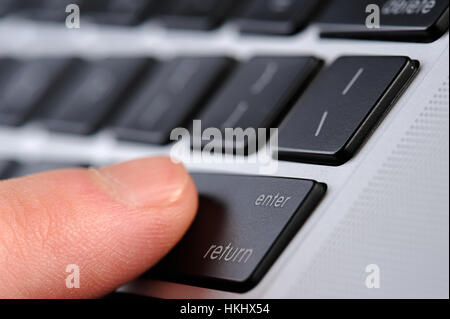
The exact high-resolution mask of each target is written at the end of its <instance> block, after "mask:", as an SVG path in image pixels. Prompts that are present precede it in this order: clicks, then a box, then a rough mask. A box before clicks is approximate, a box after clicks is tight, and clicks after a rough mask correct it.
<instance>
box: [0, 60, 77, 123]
mask: <svg viewBox="0 0 450 319" xmlns="http://www.w3.org/2000/svg"><path fill="white" fill-rule="evenodd" d="M71 63H72V60H71V59H68V58H41V59H34V60H29V61H21V62H14V61H11V60H9V62H7V61H5V60H4V62H3V63H2V64H7V65H6V66H4V67H2V66H1V65H0V70H1V74H2V76H1V78H2V80H0V124H3V125H20V124H23V123H24V121H25V120H27V119H28V118H29V117H30V115H31V114H32V112H33V111H35V108H36V107H37V106H38V104H39V103H40V102H41V101H42V100H43V99H44V98H45V97H46V96H47V94H49V92H50V91H51V90H52V88H53V87H54V84H55V82H56V81H58V80H59V79H60V78H61V76H62V75H63V73H64V72H65V71H66V70H67V69H68V68H69V66H70V65H71ZM6 69H8V70H9V71H8V70H6Z"/></svg>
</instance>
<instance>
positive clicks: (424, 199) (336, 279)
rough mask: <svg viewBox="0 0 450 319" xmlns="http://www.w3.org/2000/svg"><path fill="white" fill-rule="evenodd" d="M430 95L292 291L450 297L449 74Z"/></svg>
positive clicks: (295, 293)
mask: <svg viewBox="0 0 450 319" xmlns="http://www.w3.org/2000/svg"><path fill="white" fill-rule="evenodd" d="M447 70H448V67H447ZM428 94H430V95H429V96H430V99H429V101H428V103H425V104H422V105H420V106H418V107H419V110H420V111H419V113H418V114H419V115H418V116H417V117H416V118H415V119H414V120H413V122H412V123H411V122H410V125H409V128H407V129H406V131H404V132H403V134H402V137H401V138H400V139H399V140H398V141H397V143H396V144H394V145H393V147H392V148H389V149H388V150H387V152H388V156H385V157H384V160H383V161H380V164H379V166H377V169H376V170H375V171H374V174H373V175H372V177H371V178H370V180H369V182H367V183H361V185H363V187H361V188H360V189H359V190H358V192H359V193H358V194H357V196H356V199H355V201H354V202H353V203H351V205H350V206H349V207H350V208H349V209H347V211H346V212H345V214H344V215H343V218H342V219H340V221H339V224H338V225H337V226H336V227H335V228H334V229H333V231H332V233H331V236H329V237H328V238H327V240H326V241H324V243H323V244H322V245H321V247H320V249H319V250H318V253H317V254H316V255H315V256H314V258H313V261H312V262H311V263H310V264H309V266H308V267H307V269H306V271H305V272H303V273H302V274H300V276H299V278H300V280H299V281H298V282H297V283H295V285H294V286H292V287H291V289H290V291H289V293H288V294H289V295H290V296H297V297H302V296H307V297H357V298H364V297H369V298H372V297H445V296H447V297H448V289H449V278H448V274H449V273H448V271H449V252H448V251H449V244H448V243H449V215H448V214H449V199H448V190H449V177H448V174H449V166H448V165H449V80H448V75H447V79H446V80H445V81H443V82H442V83H441V85H440V86H439V87H437V88H436V89H435V90H434V92H433V91H431V90H428ZM420 107H421V108H420ZM368 264H377V265H378V266H379V268H380V279H381V281H380V288H379V289H368V288H367V287H366V285H365V279H366V276H367V275H368V274H367V273H366V272H365V267H366V266H367V265H368Z"/></svg>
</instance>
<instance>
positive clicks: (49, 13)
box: [16, 0, 89, 22]
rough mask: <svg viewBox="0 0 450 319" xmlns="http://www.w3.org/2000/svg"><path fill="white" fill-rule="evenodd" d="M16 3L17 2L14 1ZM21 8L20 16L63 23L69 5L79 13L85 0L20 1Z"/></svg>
mask: <svg viewBox="0 0 450 319" xmlns="http://www.w3.org/2000/svg"><path fill="white" fill-rule="evenodd" d="M16 1H17V0H16ZM21 1H22V4H23V6H22V7H21V9H20V10H19V13H20V15H21V16H24V17H26V18H29V19H35V20H44V21H57V22H61V21H65V19H66V17H67V16H68V15H69V13H67V12H66V8H67V6H68V5H70V4H75V5H78V6H79V8H80V13H81V10H82V8H83V5H84V4H85V3H87V2H89V1H87V0H21Z"/></svg>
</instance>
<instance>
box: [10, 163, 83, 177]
mask: <svg viewBox="0 0 450 319" xmlns="http://www.w3.org/2000/svg"><path fill="white" fill-rule="evenodd" d="M85 166H86V165H82V164H70V163H56V162H34V163H33V162H30V163H13V165H12V168H11V169H9V170H8V171H7V172H6V175H5V176H4V177H3V178H16V177H23V176H27V175H31V174H37V173H42V172H46V171H52V170H57V169H65V168H80V167H85Z"/></svg>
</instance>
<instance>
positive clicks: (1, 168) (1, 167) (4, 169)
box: [0, 159, 14, 180]
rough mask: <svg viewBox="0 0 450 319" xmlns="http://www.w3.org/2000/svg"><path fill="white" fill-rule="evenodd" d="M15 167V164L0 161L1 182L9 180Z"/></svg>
mask: <svg viewBox="0 0 450 319" xmlns="http://www.w3.org/2000/svg"><path fill="white" fill-rule="evenodd" d="M13 166H14V162H12V161H6V160H2V159H0V180H2V179H6V178H7V176H8V174H9V171H10V170H11V169H12V168H13Z"/></svg>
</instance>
